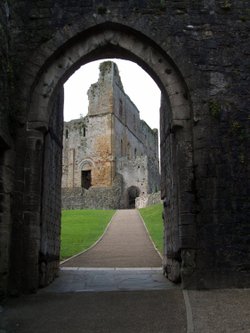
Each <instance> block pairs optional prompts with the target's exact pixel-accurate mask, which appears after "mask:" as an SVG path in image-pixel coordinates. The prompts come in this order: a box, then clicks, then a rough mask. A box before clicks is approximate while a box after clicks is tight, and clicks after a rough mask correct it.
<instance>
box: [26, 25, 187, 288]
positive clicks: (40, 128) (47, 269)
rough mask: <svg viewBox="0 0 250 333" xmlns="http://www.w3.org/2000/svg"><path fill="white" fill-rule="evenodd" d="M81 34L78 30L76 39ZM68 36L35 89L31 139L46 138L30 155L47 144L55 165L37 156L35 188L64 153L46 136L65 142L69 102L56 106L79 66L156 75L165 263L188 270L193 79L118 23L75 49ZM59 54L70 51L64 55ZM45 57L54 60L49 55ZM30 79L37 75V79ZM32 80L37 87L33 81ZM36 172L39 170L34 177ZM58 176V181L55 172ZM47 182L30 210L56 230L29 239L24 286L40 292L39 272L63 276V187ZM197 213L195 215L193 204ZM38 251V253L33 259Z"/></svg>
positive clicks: (31, 178) (31, 165)
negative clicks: (127, 65)
mask: <svg viewBox="0 0 250 333" xmlns="http://www.w3.org/2000/svg"><path fill="white" fill-rule="evenodd" d="M74 34H75V32H74V33H73V35H72V37H74ZM58 36H59V35H58ZM55 38H57V37H55ZM67 38H69V36H68V35H67V37H66V36H65V41H64V42H65V44H64V42H63V44H61V43H62V40H63V39H62V37H61V36H60V38H59V39H58V41H55V43H54V47H55V50H54V51H52V49H51V46H50V47H48V53H50V52H55V54H56V56H55V57H51V58H50V61H48V62H45V65H44V67H42V68H41V69H40V71H39V73H37V74H36V75H35V78H34V82H35V84H34V85H32V91H30V94H31V98H30V100H31V106H30V112H29V116H28V122H27V129H28V131H27V137H28V140H27V141H28V142H30V143H31V142H33V141H34V142H37V140H39V142H40V145H36V144H34V145H32V144H30V145H29V147H27V156H33V155H32V154H34V153H36V149H38V148H39V147H40V148H41V145H43V149H44V151H45V152H47V154H48V155H49V156H50V159H49V160H50V163H46V164H44V163H41V161H40V159H39V160H38V158H36V159H32V158H29V160H27V165H26V171H27V175H28V178H27V182H29V183H32V184H33V183H36V180H37V179H42V182H41V184H42V183H44V182H43V177H45V175H47V174H48V173H49V171H51V165H53V159H54V160H56V159H58V156H59V155H58V156H57V155H55V154H53V150H51V149H50V141H49V140H47V141H46V142H45V140H44V133H45V132H46V133H47V131H48V130H49V131H48V133H50V138H51V139H52V140H53V141H54V144H55V145H57V146H58V147H60V145H61V142H62V139H61V137H60V136H56V135H54V134H55V131H54V130H53V122H54V123H55V119H56V115H58V114H59V113H60V105H61V104H60V103H57V104H55V102H56V98H57V96H58V94H59V92H60V89H61V87H62V84H63V83H64V82H65V81H66V80H67V79H68V78H69V77H70V76H71V75H72V73H73V72H74V71H75V70H76V69H77V68H79V67H80V66H81V65H83V64H85V63H87V62H89V61H91V60H96V59H102V58H106V57H121V58H125V59H129V60H132V61H135V62H136V63H138V64H139V65H140V66H141V67H142V68H143V69H145V70H146V71H147V72H148V73H149V74H150V76H151V77H152V78H153V79H154V80H155V82H156V83H157V84H158V86H159V88H160V89H161V92H162V100H161V110H160V115H161V119H160V122H161V132H162V137H161V171H162V181H161V183H162V185H161V192H162V198H164V200H165V202H166V205H165V216H167V217H166V220H165V222H167V223H166V225H165V233H164V237H165V238H164V239H165V240H164V244H165V250H164V254H163V257H164V258H163V259H164V260H163V261H164V265H165V266H164V267H167V266H169V267H170V266H171V265H172V264H173V267H175V266H176V265H177V264H178V265H179V266H180V264H181V260H179V259H178V260H179V261H178V263H177V262H175V253H176V254H177V253H180V252H181V249H182V247H183V246H184V245H185V248H189V247H190V246H191V245H190V244H189V243H188V241H187V242H185V240H186V238H185V237H186V236H188V235H186V234H185V230H186V229H185V228H181V233H182V234H181V238H179V232H176V230H178V228H180V226H181V224H182V220H181V215H180V209H181V207H182V205H181V203H182V200H183V195H184V192H185V191H186V183H184V180H185V182H186V180H187V179H189V181H191V180H192V177H193V173H192V172H193V171H192V163H193V162H192V135H191V133H192V132H191V125H190V119H191V109H190V102H189V100H188V96H189V94H188V90H187V86H186V84H185V81H184V80H183V77H182V75H181V74H180V71H179V69H178V68H177V67H176V65H175V64H174V62H173V60H172V59H171V58H170V57H169V56H168V55H167V54H166V53H165V52H164V51H163V50H162V49H161V48H160V46H159V45H156V44H155V42H153V39H150V38H149V37H146V36H145V35H144V34H143V33H139V32H138V31H137V32H135V31H134V30H133V29H132V28H131V27H126V28H125V27H124V26H122V25H120V24H117V23H116V24H111V23H107V24H105V23H104V24H100V25H96V26H95V28H94V29H90V30H89V31H88V32H86V33H84V34H79V35H77V38H72V40H71V42H70V43H66V39H67ZM57 43H58V45H57ZM59 45H60V46H59ZM43 47H46V46H43ZM59 49H60V51H62V50H63V52H56V51H58V50H59ZM43 55H46V52H45V53H43ZM45 60H46V59H45ZM28 75H29V77H30V73H29V74H28ZM28 82H30V78H29V80H28ZM27 100H28V99H27ZM57 124H58V123H57ZM119 146H120V142H119ZM40 148H39V149H40ZM29 150H30V151H29ZM137 154H138V152H137ZM41 159H42V162H45V161H43V156H41ZM180 160H181V161H182V164H181V165H182V168H181V169H180V168H178V166H179V164H180ZM54 165H55V163H54ZM41 166H43V167H41ZM29 170H32V172H30V173H29V172H28V171H29ZM50 175H51V177H53V174H52V173H51V172H50ZM186 175H187V177H186ZM39 184H40V183H37V186H36V187H35V188H34V195H35V196H36V198H37V202H40V205H39V204H38V205H36V206H35V207H34V203H33V201H32V200H31V198H27V200H26V206H25V207H26V210H27V211H32V215H31V216H30V219H31V220H32V221H33V220H34V221H33V222H32V223H31V224H30V225H36V224H38V225H41V226H42V228H43V230H46V229H47V228H48V225H49V226H50V227H49V229H50V231H49V235H50V237H49V236H48V233H47V234H46V232H45V233H44V236H42V237H41V238H39V241H37V235H36V234H33V233H30V234H29V237H30V238H29V240H28V241H27V249H29V251H28V252H27V253H26V252H25V253H24V257H25V256H27V257H28V259H29V260H27V265H28V266H27V267H26V269H25V271H26V272H27V274H24V275H23V280H25V281H26V282H25V285H28V286H30V287H31V286H33V288H36V286H37V285H38V281H39V274H40V273H39V272H41V271H42V272H43V276H44V279H43V280H44V283H45V284H46V283H49V282H50V281H51V280H52V279H53V277H54V276H55V274H56V272H57V268H58V264H59V252H58V251H59V246H58V243H59V232H58V230H59V228H58V226H59V225H60V220H59V219H58V216H60V204H59V201H60V189H59V188H58V185H56V186H54V183H51V182H47V183H46V188H45V187H44V186H45V185H43V190H41V185H39ZM52 185H53V186H52ZM48 193H49V194H50V196H52V197H53V198H54V199H55V200H54V201H53V202H56V203H57V204H53V202H52V201H51V200H49V199H48V197H47V196H48V195H47V194H48ZM190 195H191V194H190ZM46 202H50V203H51V205H49V206H46V204H45V203H46ZM42 203H43V204H42ZM189 209H190V210H191V211H193V210H192V207H191V205H190V207H189ZM185 214H187V212H185ZM48 216H49V218H48ZM50 217H53V223H51V222H52V218H50ZM55 217H56V218H55ZM34 237H35V238H34ZM33 238H34V239H35V240H36V241H34V239H33ZM30 252H32V253H34V254H37V255H34V256H32V257H30V256H29V253H30ZM168 254H169V256H168ZM179 257H180V256H179ZM179 257H178V258H179ZM28 272H29V274H28Z"/></svg>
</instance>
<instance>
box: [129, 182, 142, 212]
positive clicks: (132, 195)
mask: <svg viewBox="0 0 250 333" xmlns="http://www.w3.org/2000/svg"><path fill="white" fill-rule="evenodd" d="M127 193H128V208H135V200H136V198H138V197H139V195H140V190H139V189H138V187H136V186H131V187H129V188H128V192H127Z"/></svg>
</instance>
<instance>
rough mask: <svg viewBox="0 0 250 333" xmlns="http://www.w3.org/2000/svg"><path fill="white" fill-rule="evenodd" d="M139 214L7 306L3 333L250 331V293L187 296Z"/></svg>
mask: <svg viewBox="0 0 250 333" xmlns="http://www.w3.org/2000/svg"><path fill="white" fill-rule="evenodd" d="M131 212H132V211H123V213H122V214H121V215H120V214H119V215H118V216H117V215H116V218H117V217H119V218H118V219H114V220H113V221H112V223H111V225H110V228H109V229H108V232H107V233H106V234H105V236H104V237H103V239H102V240H101V241H100V242H99V243H98V244H97V245H96V246H95V247H94V248H92V249H91V250H89V251H87V252H85V253H84V254H83V255H81V256H78V257H76V258H74V259H71V260H69V261H68V262H67V263H65V264H64V265H63V267H62V268H61V270H60V273H59V277H58V278H57V279H56V280H55V281H54V282H53V283H52V284H51V285H50V286H48V287H47V288H44V289H42V290H40V291H39V292H38V293H37V294H36V295H29V296H22V297H20V298H15V299H14V298H13V299H9V300H8V302H6V303H5V304H3V305H2V306H0V333H182V332H183V333H184V332H187V333H250V289H245V290H244V289H242V290H240V289H232V290H230V289H227V290H208V291H194V290H192V291H185V290H184V291H182V290H181V289H180V287H179V286H176V285H174V284H172V283H171V282H169V281H168V280H167V279H165V278H164V276H163V275H162V271H161V268H160V267H157V266H160V265H161V260H160V257H159V255H158V254H157V252H156V251H155V249H154V247H153V246H152V243H151V242H150V240H149V238H148V236H147V233H146V232H145V228H144V226H143V223H142V221H141V220H140V219H138V218H139V216H138V215H137V214H134V213H131ZM134 218H135V220H136V222H134ZM142 235H143V236H142ZM143 239H144V241H145V242H146V244H147V245H146V247H145V244H144V241H143ZM108 244H109V245H108ZM133 244H135V246H134V245H133ZM138 244H140V245H141V246H142V247H143V251H142V250H141V249H140V248H138V246H137V245H138ZM132 248H133V250H134V251H136V252H135V253H136V255H134V256H133V255H132V252H131V249H132ZM102 251H104V252H103V254H105V256H106V258H105V259H103V258H104V257H103V256H101V254H102ZM144 251H146V252H144ZM116 253H119V255H116ZM145 253H147V255H146V256H145ZM98 256H99V258H98ZM100 256H101V259H100ZM119 258H121V262H122V264H121V266H120V267H119V265H118V263H119V262H120V261H119ZM138 262H139V263H142V264H141V267H140V268H139V267H137V268H135V267H134V268H132V267H133V265H134V264H135V263H138ZM87 263H91V266H92V267H91V268H87V267H84V265H87ZM77 265H79V266H81V267H78V266H77ZM95 265H96V267H93V266H95ZM112 265H113V268H111V267H112ZM103 266H106V267H103ZM114 267H115V268H114ZM126 267H129V268H126Z"/></svg>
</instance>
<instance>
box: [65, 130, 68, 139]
mask: <svg viewBox="0 0 250 333" xmlns="http://www.w3.org/2000/svg"><path fill="white" fill-rule="evenodd" d="M65 138H66V139H68V138H69V130H68V129H66V131H65Z"/></svg>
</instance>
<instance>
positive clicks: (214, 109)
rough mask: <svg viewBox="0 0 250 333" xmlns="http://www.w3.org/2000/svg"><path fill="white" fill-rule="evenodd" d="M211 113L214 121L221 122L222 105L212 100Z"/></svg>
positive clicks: (210, 103) (210, 102) (210, 104)
mask: <svg viewBox="0 0 250 333" xmlns="http://www.w3.org/2000/svg"><path fill="white" fill-rule="evenodd" d="M209 112H210V114H211V116H212V117H213V118H214V119H217V120H219V119H220V116H221V105H220V104H219V102H218V101H215V100H210V101H209Z"/></svg>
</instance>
